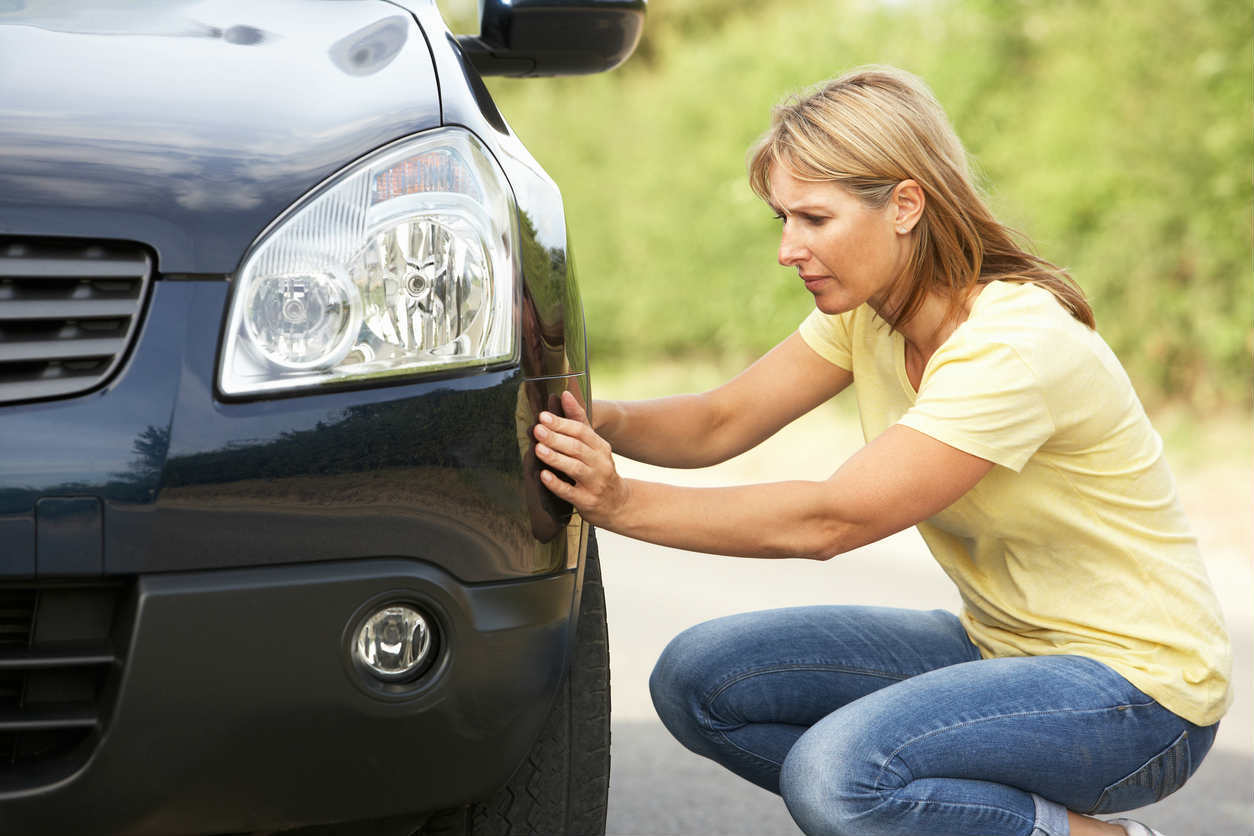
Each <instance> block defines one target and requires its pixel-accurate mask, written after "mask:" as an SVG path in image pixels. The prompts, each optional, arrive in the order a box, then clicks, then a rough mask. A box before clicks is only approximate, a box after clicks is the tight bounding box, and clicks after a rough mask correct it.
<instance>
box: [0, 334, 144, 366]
mask: <svg viewBox="0 0 1254 836" xmlns="http://www.w3.org/2000/svg"><path fill="white" fill-rule="evenodd" d="M125 346H126V342H125V341H124V340H116V339H113V340H110V339H94V340H93V339H79V340H30V341H28V342H20V343H19V342H0V363H6V362H12V363H17V362H22V361H26V362H30V361H36V362H38V361H43V360H67V359H70V358H78V357H109V356H112V355H114V354H117V353H118V352H119V351H121V350H122V349H123V348H124V347H125Z"/></svg>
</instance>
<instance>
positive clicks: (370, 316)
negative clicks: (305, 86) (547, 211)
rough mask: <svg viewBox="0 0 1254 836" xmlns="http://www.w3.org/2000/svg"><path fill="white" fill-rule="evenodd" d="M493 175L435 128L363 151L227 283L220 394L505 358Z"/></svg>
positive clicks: (502, 230) (508, 340)
mask: <svg viewBox="0 0 1254 836" xmlns="http://www.w3.org/2000/svg"><path fill="white" fill-rule="evenodd" d="M518 271H519V268H518V243H517V232H516V228H515V224H514V204H513V198H512V196H511V194H510V191H509V188H508V186H507V185H506V182H505V175H504V174H503V173H502V171H501V170H500V167H499V166H498V165H497V164H496V162H495V160H493V159H492V156H491V155H490V154H489V153H488V152H487V150H486V149H485V148H484V147H483V145H482V144H481V143H480V142H479V140H478V139H476V138H475V137H474V136H473V135H472V134H470V133H468V132H467V131H465V130H463V129H460V128H442V129H439V130H434V131H431V132H429V133H425V134H422V135H421V136H418V137H415V138H413V139H410V140H406V141H404V142H402V143H400V144H398V145H394V146H391V147H389V148H386V149H384V150H382V151H380V152H377V153H375V154H372V155H370V156H368V157H366V158H364V159H362V160H360V161H358V162H357V163H355V164H354V165H352V166H350V167H349V168H348V169H347V170H345V171H344V172H342V173H341V174H339V175H337V176H336V177H334V178H332V180H330V181H329V182H328V183H326V184H324V185H323V186H321V187H320V188H319V189H317V190H316V191H315V192H314V193H312V194H311V195H309V196H308V197H306V198H304V199H303V200H302V201H301V202H300V203H298V204H297V205H296V206H295V207H294V208H293V209H292V210H291V211H290V212H289V213H288V214H287V215H286V216H285V217H284V218H283V219H282V220H281V221H279V222H278V223H277V224H275V225H274V226H273V227H272V228H271V229H269V230H268V231H267V232H266V233H265V234H264V235H263V237H262V238H261V240H260V241H259V243H258V244H257V245H256V246H255V247H254V248H253V249H252V251H251V253H250V254H249V256H248V258H247V259H246V260H245V262H244V264H243V265H242V267H241V268H240V270H239V273H238V274H237V277H236V281H235V287H234V288H233V293H232V296H231V308H230V314H229V316H228V319H227V323H228V325H227V331H226V345H225V348H224V350H223V352H222V364H221V369H220V371H219V375H218V385H219V388H220V389H221V391H222V392H223V393H224V394H227V395H246V394H251V393H256V392H264V391H273V390H286V389H293V388H297V387H305V386H315V385H321V384H327V383H342V382H347V381H357V380H368V379H372V378H377V377H382V376H387V375H396V374H413V373H419V372H424V371H443V370H448V369H455V368H461V367H468V366H488V365H494V364H498V363H503V362H507V361H510V360H511V359H513V358H514V357H515V356H516V350H515V344H516V339H515V330H516V329H515V318H516V305H515V287H516V284H517V274H518Z"/></svg>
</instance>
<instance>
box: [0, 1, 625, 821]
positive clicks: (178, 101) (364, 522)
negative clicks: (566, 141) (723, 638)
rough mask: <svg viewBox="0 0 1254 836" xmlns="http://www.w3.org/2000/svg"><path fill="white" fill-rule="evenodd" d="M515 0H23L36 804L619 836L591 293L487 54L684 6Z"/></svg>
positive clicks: (1, 592) (5, 131)
mask: <svg viewBox="0 0 1254 836" xmlns="http://www.w3.org/2000/svg"><path fill="white" fill-rule="evenodd" d="M481 9H482V12H481V14H482V19H481V24H482V25H481V29H480V32H479V33H478V34H477V35H474V36H466V35H463V36H455V35H453V34H451V33H450V32H449V30H448V28H447V26H446V25H445V22H444V20H443V18H442V16H441V13H440V11H439V9H437V7H436V6H435V5H434V3H433V2H431V0H395V2H385V0H341V1H340V2H327V1H326V0H271V2H265V3H251V2H242V1H240V0H200V2H125V3H123V2H110V0H81V2H57V0H26V1H25V2H24V0H9V2H0V757H2V760H0V833H3V834H21V836H39V835H40V834H55V835H56V836H66V834H75V836H91V834H190V833H197V834H226V833H231V834H239V833H274V832H292V833H303V834H315V833H316V834H372V835H373V834H378V836H392V835H393V834H395V835H396V836H401V834H404V836H410V834H415V833H423V834H437V833H438V834H476V836H487V835H488V834H506V833H509V834H517V833H537V834H544V835H545V836H554V834H562V833H566V834H575V836H588V834H601V833H603V832H604V829H605V814H606V796H607V791H608V771H609V682H608V651H607V644H606V624H605V609H604V596H603V592H602V588H601V581H600V570H599V563H598V556H597V549H596V543H595V537H594V534H593V532H592V531H591V530H590V528H589V526H588V525H587V524H586V523H585V522H584V521H583V520H582V519H581V518H580V517H579V515H578V514H577V513H574V512H573V510H572V508H571V507H570V506H569V505H568V504H565V503H563V502H561V501H559V500H558V499H557V498H556V497H554V496H553V495H552V494H550V493H549V492H548V491H546V490H545V489H544V488H543V487H542V486H541V483H540V481H539V479H538V467H537V464H536V459H535V455H534V451H533V449H532V440H531V437H530V429H531V427H532V426H533V425H534V423H535V422H536V420H537V417H538V415H539V413H540V412H541V411H542V410H544V409H552V410H560V395H561V393H562V392H564V391H570V392H572V393H574V394H575V395H576V397H577V398H578V399H580V400H581V401H582V402H583V403H587V402H588V398H589V396H590V389H589V378H588V360H587V357H588V355H587V340H586V333H585V324H584V314H583V308H582V304H581V302H580V295H579V288H578V282H577V279H576V275H575V272H574V267H573V261H572V258H571V253H570V246H569V243H568V240H567V231H566V217H565V213H564V209H563V205H562V201H561V195H560V192H559V190H558V188H557V186H556V185H555V184H554V182H553V180H552V179H551V178H550V177H549V176H548V175H547V174H546V173H545V172H544V170H543V168H541V166H540V165H539V164H538V163H537V162H536V161H535V159H534V158H533V157H532V156H531V154H530V153H529V152H528V151H527V149H526V148H525V147H524V146H523V144H522V143H521V141H520V140H519V139H518V138H517V137H516V136H515V135H514V134H513V133H512V132H511V130H510V128H509V126H508V125H507V123H506V121H505V119H504V118H503V116H502V115H501V113H500V112H499V111H498V109H497V107H496V105H495V104H494V103H493V100H492V97H491V95H490V94H489V92H488V90H487V88H486V87H485V85H484V83H483V80H482V76H483V75H490V74H509V75H518V76H542V75H564V74H577V73H587V72H599V71H603V70H607V69H610V68H612V67H614V66H616V65H617V64H619V63H621V62H622V61H623V60H625V59H626V58H627V57H628V56H629V55H630V54H631V52H632V50H633V49H634V47H635V45H636V43H637V41H638V39H639V37H640V32H641V27H642V25H643V18H644V2H643V0H485V2H484V3H483V4H482V5H481ZM536 83H543V82H536Z"/></svg>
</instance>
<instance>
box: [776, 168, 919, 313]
mask: <svg viewBox="0 0 1254 836" xmlns="http://www.w3.org/2000/svg"><path fill="white" fill-rule="evenodd" d="M770 182H771V196H772V207H773V208H774V209H775V211H776V213H777V214H778V215H779V216H780V217H781V218H782V219H783V224H784V228H783V231H782V232H781V234H780V240H779V263H780V264H782V265H784V266H785V267H796V268H797V272H798V273H799V274H800V276H801V279H802V281H804V282H805V286H806V290H808V291H810V292H811V293H813V294H814V304H815V306H816V307H818V309H819V310H821V311H822V312H823V313H827V314H837V313H844V312H845V311H851V310H853V309H854V308H856V307H858V306H859V305H861V304H863V303H864V302H869V303H871V306H872V307H873V308H875V309H876V310H880V311H882V310H884V308H885V303H886V302H887V301H888V300H887V298H886V297H887V295H888V293H889V289H890V288H891V287H892V285H893V282H894V281H895V280H896V278H897V277H898V275H899V274H900V273H901V271H902V269H904V267H905V265H906V263H907V260H908V257H909V249H908V243H909V230H910V228H912V227H913V223H914V220H915V218H914V217H911V216H910V214H909V212H908V211H907V212H906V213H905V214H903V211H902V207H901V206H900V204H899V201H898V194H897V193H896V192H894V195H893V197H892V198H891V199H889V200H888V202H887V203H885V204H884V206H883V207H882V208H880V209H872V208H870V207H868V206H867V205H866V204H864V203H863V202H862V201H861V200H859V199H858V198H856V197H854V195H853V194H852V193H850V192H849V191H847V190H846V189H845V188H844V187H842V186H839V185H837V184H835V183H832V182H820V183H814V182H809V181H806V180H798V179H797V178H796V177H794V176H793V175H792V174H790V173H789V172H788V171H787V170H786V169H784V168H782V167H781V166H778V165H776V166H772V168H771V172H770ZM905 182H908V183H910V182H913V181H905Z"/></svg>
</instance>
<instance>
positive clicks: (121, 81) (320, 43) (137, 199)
mask: <svg viewBox="0 0 1254 836" xmlns="http://www.w3.org/2000/svg"><path fill="white" fill-rule="evenodd" d="M43 6H47V7H49V8H48V9H47V10H43V11H41V8H42V7H43ZM0 74H2V75H3V77H4V79H5V82H4V86H3V92H0V235H65V236H78V237H86V238H117V239H123V240H141V241H143V242H145V243H146V244H148V245H150V246H152V247H153V248H154V249H155V250H156V253H157V257H158V263H159V264H160V269H161V271H162V272H163V273H166V274H181V273H201V274H222V275H225V274H227V273H230V272H232V271H233V270H235V268H236V267H237V265H238V263H239V260H240V258H241V256H242V255H243V253H244V252H245V250H246V249H247V248H248V245H249V244H250V243H251V242H252V241H253V239H254V238H256V237H257V235H258V234H259V233H260V232H261V231H262V229H264V228H265V226H266V225H267V224H269V223H270V222H271V221H272V220H274V218H275V217H276V216H278V215H279V214H280V213H282V212H283V211H284V210H285V209H287V208H288V207H289V206H291V205H292V204H293V203H294V202H295V201H296V200H297V199H298V198H299V197H300V196H301V195H302V194H304V193H305V192H306V191H308V190H309V189H311V188H313V187H314V186H315V185H317V184H318V183H319V182H321V181H322V180H323V179H325V178H326V177H328V176H329V175H331V174H332V173H334V172H335V171H337V170H339V169H340V168H342V167H343V166H344V165H345V164H346V163H348V162H351V161H352V160H355V159H357V158H358V157H360V156H362V155H363V154H365V153H366V152H368V151H371V150H373V149H374V148H377V147H379V146H380V145H382V144H384V143H386V142H387V141H388V140H390V139H393V138H395V137H398V136H403V135H405V134H409V133H414V132H417V131H419V130H423V129H425V128H430V127H435V126H437V125H439V124H440V102H439V95H438V86H437V83H436V78H435V73H434V69H433V67H432V62H431V54H430V51H429V49H428V47H427V43H426V40H425V38H424V37H423V34H422V32H421V31H420V30H419V29H418V27H417V25H416V24H415V23H414V20H413V19H412V17H410V16H408V15H406V14H404V13H403V12H401V11H400V10H399V9H397V8H396V7H395V6H392V5H390V4H388V3H384V2H382V0H345V2H334V3H331V2H325V0H282V2H276V3H263V4H253V3H241V2H231V0H202V2H197V3H154V2H142V3H108V2H95V3H77V4H55V5H54V4H51V3H48V4H39V3H31V4H29V5H26V6H25V8H22V9H19V10H17V11H5V10H0ZM67 82H69V83H67ZM226 114H229V118H224V115H226Z"/></svg>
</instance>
